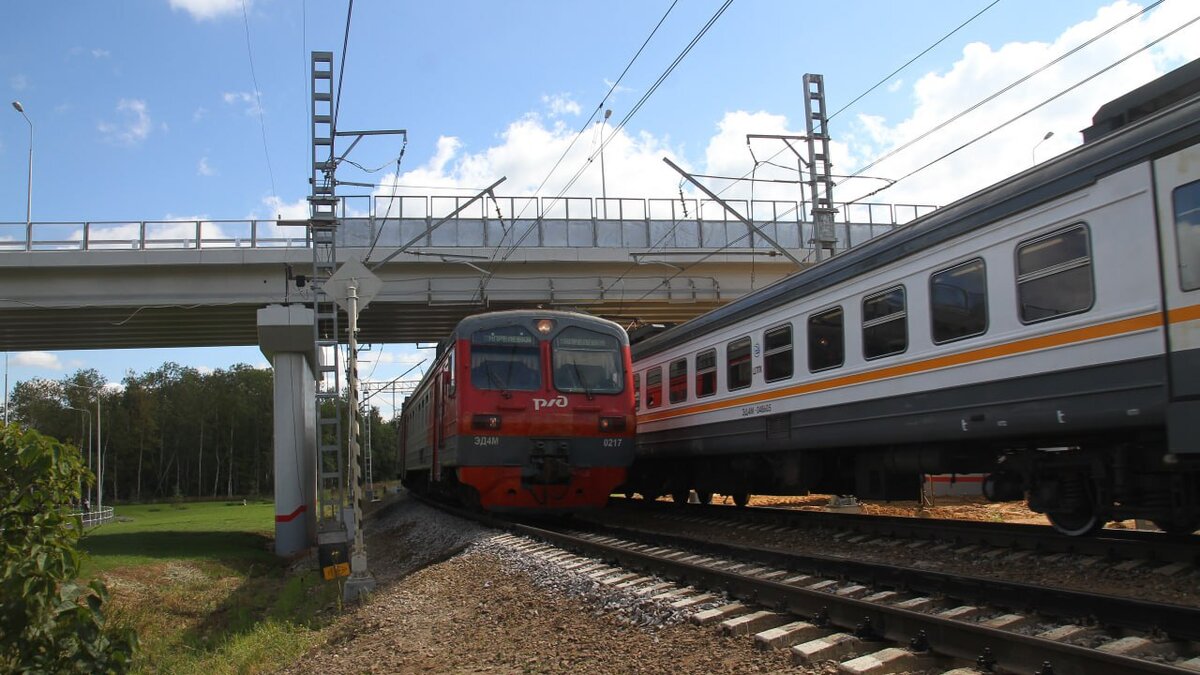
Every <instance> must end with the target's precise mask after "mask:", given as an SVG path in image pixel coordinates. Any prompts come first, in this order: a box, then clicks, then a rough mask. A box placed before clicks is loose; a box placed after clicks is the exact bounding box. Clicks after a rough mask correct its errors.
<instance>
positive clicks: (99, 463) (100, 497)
mask: <svg viewBox="0 0 1200 675" xmlns="http://www.w3.org/2000/svg"><path fill="white" fill-rule="evenodd" d="M62 384H65V385H67V386H68V387H75V388H76V389H87V390H88V391H90V392H92V393H93V394H95V396H96V509H97V510H99V509H100V507H102V506H104V436H102V435H101V434H100V392H102V391H103V390H104V385H100V386H99V387H85V386H83V385H82V384H72V383H70V382H63V383H62Z"/></svg>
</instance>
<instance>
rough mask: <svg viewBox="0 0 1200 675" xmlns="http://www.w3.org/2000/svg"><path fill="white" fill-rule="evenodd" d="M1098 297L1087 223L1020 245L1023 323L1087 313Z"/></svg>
mask: <svg viewBox="0 0 1200 675" xmlns="http://www.w3.org/2000/svg"><path fill="white" fill-rule="evenodd" d="M1094 297H1095V294H1094V291H1093V288H1092V258H1091V251H1090V247H1089V244H1088V231H1087V228H1086V227H1085V226H1084V225H1083V224H1079V225H1075V226H1073V227H1071V228H1069V229H1066V230H1060V231H1058V232H1055V233H1053V234H1048V235H1046V236H1044V237H1039V238H1037V239H1034V240H1032V241H1028V242H1025V243H1023V244H1021V245H1019V246H1018V247H1017V301H1018V303H1019V304H1020V308H1021V321H1022V322H1023V323H1034V322H1037V321H1046V320H1048V319H1053V318H1055V317H1059V316H1066V315H1068V314H1075V313H1078V312H1085V311H1087V310H1088V309H1089V308H1090V307H1091V306H1092V300H1093V299H1094Z"/></svg>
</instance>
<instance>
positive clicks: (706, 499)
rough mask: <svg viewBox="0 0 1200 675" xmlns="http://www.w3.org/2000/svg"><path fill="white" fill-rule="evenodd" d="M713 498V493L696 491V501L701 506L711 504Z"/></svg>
mask: <svg viewBox="0 0 1200 675" xmlns="http://www.w3.org/2000/svg"><path fill="white" fill-rule="evenodd" d="M712 496H713V493H711V492H700V491H699V490H697V491H696V499H697V500H699V501H700V503H701V504H711V503H712Z"/></svg>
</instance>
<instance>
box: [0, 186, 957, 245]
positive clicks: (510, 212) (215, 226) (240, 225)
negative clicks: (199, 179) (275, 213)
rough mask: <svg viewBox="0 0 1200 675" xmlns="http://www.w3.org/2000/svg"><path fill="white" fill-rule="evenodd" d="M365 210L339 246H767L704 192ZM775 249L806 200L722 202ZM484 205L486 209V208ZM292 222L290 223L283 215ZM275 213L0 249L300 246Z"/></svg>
mask: <svg viewBox="0 0 1200 675" xmlns="http://www.w3.org/2000/svg"><path fill="white" fill-rule="evenodd" d="M362 199H369V200H370V201H369V203H368V204H366V205H365V208H363V209H360V210H356V209H355V208H354V206H355V205H358V204H360V203H361V202H359V201H356V200H355V198H353V197H351V198H347V200H346V201H345V202H343V208H342V211H343V212H342V214H341V216H342V217H343V218H344V221H345V226H344V227H343V228H342V229H341V230H340V231H339V241H338V244H339V246H348V247H354V246H371V245H375V246H377V247H382V248H384V249H386V248H394V247H396V246H399V245H401V244H403V243H406V242H408V241H409V240H411V239H413V238H414V237H418V236H419V235H421V234H422V233H424V236H425V240H424V242H420V241H418V243H419V244H420V245H423V246H438V247H497V246H501V247H621V248H647V247H653V248H655V249H656V250H671V249H693V250H694V249H701V250H713V249H730V250H732V251H734V252H736V251H738V250H743V249H751V250H767V249H769V248H771V247H770V245H769V244H768V243H767V242H766V241H765V240H764V239H763V238H762V237H761V236H760V235H758V234H755V233H753V232H750V231H749V228H747V227H746V225H745V224H744V223H742V222H741V221H739V220H738V219H737V218H735V217H734V216H732V215H730V214H729V213H728V211H726V209H724V208H723V207H722V206H721V205H720V204H718V203H717V202H715V201H713V200H707V199H683V200H680V199H654V198H651V199H643V198H638V199H630V198H617V197H611V198H607V199H599V198H591V197H571V198H563V199H558V200H551V199H550V198H534V197H502V198H499V199H496V200H494V201H493V200H486V201H485V200H480V201H479V202H477V203H476V204H473V205H472V206H471V207H470V208H468V209H466V210H465V211H464V212H463V213H460V214H458V215H457V216H455V217H454V218H452V219H450V220H448V221H446V222H445V223H443V224H441V225H440V226H439V227H437V228H436V229H434V230H433V231H429V229H430V227H431V226H432V225H434V224H436V223H438V222H439V221H441V220H442V219H443V218H444V217H445V216H446V215H447V214H449V213H450V212H452V211H453V210H454V209H456V208H458V206H461V205H462V204H463V203H465V202H466V201H467V200H468V199H469V197H442V196H413V195H399V196H395V197H387V196H375V197H370V198H367V197H363V198H362ZM729 203H730V205H731V206H733V207H734V208H736V209H738V211H739V212H741V213H743V214H750V215H751V216H752V217H753V220H754V221H755V224H756V225H757V226H758V227H760V228H762V229H764V230H765V231H766V232H767V233H768V234H769V235H770V236H771V237H772V238H774V239H775V240H776V241H778V242H779V244H780V245H781V246H784V247H786V248H789V249H806V248H810V241H811V240H812V238H813V232H812V223H811V222H809V221H805V220H803V214H804V213H806V212H807V203H806V202H796V201H785V200H784V201H781V200H754V201H753V202H749V201H747V200H730V201H729ZM934 208H935V207H934V206H930V205H913V204H862V203H858V204H850V205H846V204H840V205H839V211H838V218H837V221H836V223H835V229H836V231H837V237H838V241H839V245H838V248H839V249H844V248H851V247H853V246H856V245H858V244H860V243H862V242H863V241H866V240H867V239H870V238H872V237H875V236H878V235H879V234H882V233H884V232H888V231H890V230H891V229H893V228H894V227H896V226H898V225H902V224H904V223H907V222H908V221H910V220H912V219H914V218H917V217H919V216H921V215H924V214H925V213H928V212H930V211H933V210H934ZM489 209H490V213H489ZM292 222H294V221H292ZM279 223H280V221H276V220H253V219H246V220H179V221H167V220H143V221H87V222H73V221H50V222H34V223H24V222H19V223H18V222H0V252H3V251H98V250H126V251H127V250H187V249H224V248H256V249H266V248H308V245H309V242H308V241H307V236H306V235H307V233H306V232H305V231H304V229H303V228H297V227H290V226H281V225H280V224H279Z"/></svg>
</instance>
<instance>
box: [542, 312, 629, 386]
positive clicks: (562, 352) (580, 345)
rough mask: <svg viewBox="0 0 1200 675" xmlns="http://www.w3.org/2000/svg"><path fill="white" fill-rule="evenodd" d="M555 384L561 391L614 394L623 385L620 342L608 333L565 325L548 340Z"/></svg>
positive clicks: (623, 369)
mask: <svg viewBox="0 0 1200 675" xmlns="http://www.w3.org/2000/svg"><path fill="white" fill-rule="evenodd" d="M551 351H552V354H551V360H552V362H553V364H554V371H553V372H554V387H555V388H556V389H558V390H559V391H561V392H566V393H581V394H587V395H588V396H591V395H593V394H616V393H619V392H620V391H621V390H622V389H623V388H624V383H625V368H624V366H623V365H622V359H621V344H620V342H618V341H617V339H616V338H615V337H613V336H611V335H605V334H604V333H597V332H596V331H592V330H588V329H586V328H580V327H578V326H568V327H566V328H564V329H563V330H562V332H560V333H559V334H558V335H557V336H555V337H554V340H553V342H552V343H551Z"/></svg>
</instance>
